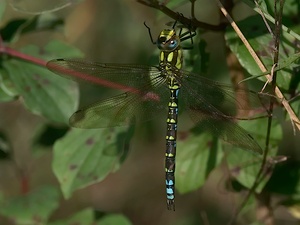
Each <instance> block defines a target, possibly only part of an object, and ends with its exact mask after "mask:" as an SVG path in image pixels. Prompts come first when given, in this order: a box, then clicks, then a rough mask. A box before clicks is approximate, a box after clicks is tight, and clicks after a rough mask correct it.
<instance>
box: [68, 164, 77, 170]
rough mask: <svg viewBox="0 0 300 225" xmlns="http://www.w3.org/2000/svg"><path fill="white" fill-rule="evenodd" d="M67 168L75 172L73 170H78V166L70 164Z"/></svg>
mask: <svg viewBox="0 0 300 225" xmlns="http://www.w3.org/2000/svg"><path fill="white" fill-rule="evenodd" d="M69 168H70V170H75V169H77V168H78V166H77V165H76V164H71V165H70V166H69Z"/></svg>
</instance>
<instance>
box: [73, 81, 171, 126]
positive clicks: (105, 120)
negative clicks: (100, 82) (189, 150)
mask: <svg viewBox="0 0 300 225" xmlns="http://www.w3.org/2000/svg"><path fill="white" fill-rule="evenodd" d="M152 81H153V80H152ZM161 82H163V81H162V80H161ZM159 84H161V83H159V82H158V83H156V84H155V85H156V88H155V86H154V88H152V89H151V90H147V89H148V86H146V87H144V90H143V92H139V93H132V92H126V93H123V94H121V95H117V96H115V97H112V98H109V99H106V100H104V101H101V102H97V103H94V104H92V105H89V106H87V107H85V108H82V109H80V110H78V111H77V112H75V113H74V114H73V115H72V116H71V118H70V125H71V126H74V127H78V128H103V127H113V126H123V125H129V124H132V123H136V122H144V121H148V120H151V119H153V118H155V117H157V116H159V115H160V113H162V112H165V113H166V111H167V102H168V89H167V88H166V87H165V86H164V85H159Z"/></svg>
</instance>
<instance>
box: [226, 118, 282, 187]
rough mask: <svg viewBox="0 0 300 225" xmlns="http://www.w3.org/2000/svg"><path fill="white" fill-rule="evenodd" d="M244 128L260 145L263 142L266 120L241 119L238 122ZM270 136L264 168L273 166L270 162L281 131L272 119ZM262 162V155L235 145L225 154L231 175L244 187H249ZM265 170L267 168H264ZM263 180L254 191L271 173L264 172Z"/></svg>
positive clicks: (261, 185) (276, 148) (274, 153)
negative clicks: (267, 158)
mask: <svg viewBox="0 0 300 225" xmlns="http://www.w3.org/2000/svg"><path fill="white" fill-rule="evenodd" d="M239 125H241V126H242V127H243V128H244V129H245V130H247V131H249V133H250V134H251V135H253V137H254V139H255V140H256V141H257V142H258V143H259V144H260V145H261V146H263V144H264V143H265V136H266V132H267V120H266V119H256V120H251V121H241V122H240V123H239ZM271 132H272V133H271V137H270V151H269V153H270V154H269V155H268V157H269V160H268V163H267V165H265V166H266V169H268V168H269V167H272V166H274V165H273V164H272V157H273V156H275V155H276V153H277V150H278V145H279V142H280V141H281V137H282V131H281V127H280V124H278V123H277V122H276V121H273V123H272V128H271ZM261 162H262V156H258V155H255V154H251V153H249V152H245V151H241V150H240V149H238V148H236V147H232V148H231V150H230V151H228V154H227V163H228V166H229V169H230V171H231V173H232V175H233V176H234V177H235V178H236V179H237V180H238V181H239V182H240V183H241V184H242V185H244V186H245V187H247V188H249V189H250V188H251V187H252V185H253V183H254V181H255V179H256V176H257V173H258V171H259V170H260V167H261ZM266 171H267V170H266ZM265 175H266V176H265V177H264V179H263V180H261V182H260V184H259V186H258V187H257V189H256V192H257V193H259V192H261V190H262V189H263V187H264V186H265V184H266V183H267V181H268V180H269V178H270V176H271V174H265Z"/></svg>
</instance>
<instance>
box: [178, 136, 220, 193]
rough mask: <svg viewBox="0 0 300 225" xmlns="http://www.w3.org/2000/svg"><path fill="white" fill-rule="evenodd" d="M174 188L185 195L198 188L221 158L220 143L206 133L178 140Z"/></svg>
mask: <svg viewBox="0 0 300 225" xmlns="http://www.w3.org/2000/svg"><path fill="white" fill-rule="evenodd" d="M177 145H178V151H177V156H176V188H177V189H178V191H179V192H180V193H187V192H190V191H193V190H196V189H198V188H200V187H201V186H202V185H203V184H204V183H205V181H206V179H207V177H208V176H209V174H210V172H211V171H212V170H213V169H214V168H215V167H217V166H218V165H219V164H220V162H221V159H222V157H223V153H222V151H220V150H221V145H220V142H219V141H218V140H216V139H212V136H211V135H210V134H207V133H203V134H201V135H194V134H191V135H189V137H188V138H187V139H186V140H180V139H179V140H178V144H177Z"/></svg>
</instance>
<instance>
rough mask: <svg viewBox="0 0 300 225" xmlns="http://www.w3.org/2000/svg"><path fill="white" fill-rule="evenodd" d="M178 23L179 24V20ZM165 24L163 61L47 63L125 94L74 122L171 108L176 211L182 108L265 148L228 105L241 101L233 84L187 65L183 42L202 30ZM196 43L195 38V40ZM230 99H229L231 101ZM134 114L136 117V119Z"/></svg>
mask: <svg viewBox="0 0 300 225" xmlns="http://www.w3.org/2000/svg"><path fill="white" fill-rule="evenodd" d="M175 24H176V23H175ZM175 24H174V25H173V27H171V28H166V29H163V30H162V31H161V32H160V34H159V35H158V38H157V40H156V41H153V38H152V35H151V31H150V28H149V27H147V26H146V25H145V26H146V27H147V28H148V31H149V35H150V39H151V42H152V43H153V44H155V45H157V47H158V49H159V50H160V53H159V64H158V65H156V66H149V65H141V64H118V63H99V62H92V61H87V60H83V59H54V60H51V61H49V62H48V63H47V68H48V69H49V70H51V71H52V72H54V73H56V74H58V75H60V76H62V77H64V78H67V79H71V80H74V81H76V82H89V83H91V84H96V85H105V86H109V87H113V88H117V89H120V90H124V93H122V94H119V95H116V96H114V97H111V98H108V99H106V100H102V101H99V102H96V103H93V104H91V105H88V106H86V107H83V108H81V109H79V110H78V111H76V112H75V113H74V114H73V115H72V116H71V117H70V119H69V123H70V125H71V126H72V127H77V128H83V129H93V128H105V127H115V126H124V125H131V124H135V123H138V122H144V121H148V120H150V119H154V118H155V117H157V116H158V115H159V114H161V113H165V114H166V115H167V116H166V117H167V119H166V126H167V129H166V151H165V179H166V180H165V183H166V199H167V209H169V210H174V211H175V157H176V142H177V124H178V113H179V112H181V111H187V112H188V113H189V115H190V117H191V119H192V120H193V121H194V123H195V124H201V126H202V127H203V128H204V129H205V130H207V131H209V132H211V133H212V134H214V135H217V136H219V137H221V138H222V139H224V140H225V141H227V142H229V143H231V144H232V145H235V146H238V147H240V148H243V149H247V150H250V151H252V152H254V153H259V154H261V153H262V149H261V147H260V146H259V145H258V144H257V142H256V141H255V140H254V138H253V137H252V136H251V135H250V134H249V133H248V132H247V131H246V130H244V129H243V128H241V127H240V126H238V125H237V124H236V123H235V122H234V119H235V114H234V113H233V112H226V111H225V110H224V109H225V108H226V107H224V106H225V105H229V106H231V107H232V108H236V107H237V106H239V105H240V104H239V101H238V100H237V99H236V97H235V95H236V91H234V90H233V89H232V87H231V86H230V85H225V84H222V83H218V82H215V81H213V80H210V79H207V78H205V77H203V76H200V74H197V73H192V72H189V71H186V70H183V69H182V65H183V50H185V47H184V46H183V45H182V42H184V41H186V40H188V39H190V40H192V37H193V36H195V35H196V33H195V32H194V31H191V30H190V31H187V32H182V28H180V30H179V32H177V33H178V34H177V33H176V30H177V31H178V27H175ZM191 43H193V42H192V41H191ZM225 103H226V104H225ZM133 118H134V119H133Z"/></svg>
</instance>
